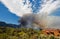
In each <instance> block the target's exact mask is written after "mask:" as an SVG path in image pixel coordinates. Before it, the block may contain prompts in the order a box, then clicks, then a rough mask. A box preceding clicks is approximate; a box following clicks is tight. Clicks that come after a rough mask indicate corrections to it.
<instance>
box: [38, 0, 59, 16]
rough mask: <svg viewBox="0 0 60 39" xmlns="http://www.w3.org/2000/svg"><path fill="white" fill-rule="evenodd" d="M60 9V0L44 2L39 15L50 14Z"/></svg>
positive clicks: (45, 0) (43, 0)
mask: <svg viewBox="0 0 60 39" xmlns="http://www.w3.org/2000/svg"><path fill="white" fill-rule="evenodd" d="M59 7H60V0H55V1H54V0H42V4H41V9H40V12H39V13H43V14H44V13H45V14H47V15H48V14H50V13H52V12H53V11H55V10H56V9H57V8H59Z"/></svg>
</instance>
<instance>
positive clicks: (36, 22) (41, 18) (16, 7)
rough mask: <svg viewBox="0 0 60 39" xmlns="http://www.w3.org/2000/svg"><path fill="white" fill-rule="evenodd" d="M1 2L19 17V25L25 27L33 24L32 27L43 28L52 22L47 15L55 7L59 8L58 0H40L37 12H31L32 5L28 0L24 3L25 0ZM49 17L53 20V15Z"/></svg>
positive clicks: (4, 0)
mask: <svg viewBox="0 0 60 39" xmlns="http://www.w3.org/2000/svg"><path fill="white" fill-rule="evenodd" d="M1 2H2V3H3V4H4V5H5V6H6V7H7V8H8V10H9V11H10V12H12V13H13V14H16V15H17V16H19V17H21V25H22V26H23V25H26V26H27V27H31V25H33V26H34V27H35V26H37V27H43V28H44V27H45V26H46V27H47V26H50V24H51V23H52V24H54V23H53V22H54V21H50V19H49V18H48V16H49V14H51V13H52V12H53V11H55V10H56V9H57V8H60V0H41V2H42V3H41V5H40V9H39V12H37V14H32V13H33V12H32V8H31V6H32V5H31V3H30V1H29V0H26V4H24V2H25V0H1ZM56 18H58V17H56ZM51 19H53V20H54V19H55V17H54V18H51ZM23 23H24V24H23ZM51 26H52V25H51ZM35 28H36V27H35Z"/></svg>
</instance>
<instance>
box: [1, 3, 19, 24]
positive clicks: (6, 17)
mask: <svg viewBox="0 0 60 39" xmlns="http://www.w3.org/2000/svg"><path fill="white" fill-rule="evenodd" d="M18 19H19V17H18V16H16V15H15V14H12V13H11V12H10V11H8V9H7V8H6V7H5V6H4V5H3V4H2V3H1V2H0V21H4V22H7V23H13V24H18Z"/></svg>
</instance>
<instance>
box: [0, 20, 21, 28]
mask: <svg viewBox="0 0 60 39" xmlns="http://www.w3.org/2000/svg"><path fill="white" fill-rule="evenodd" d="M0 26H2V27H13V28H19V27H20V26H19V25H16V24H7V23H5V22H1V21H0Z"/></svg>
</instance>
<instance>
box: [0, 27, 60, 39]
mask: <svg viewBox="0 0 60 39" xmlns="http://www.w3.org/2000/svg"><path fill="white" fill-rule="evenodd" d="M0 39H60V30H59V29H44V30H34V29H31V28H12V27H1V26H0Z"/></svg>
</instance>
